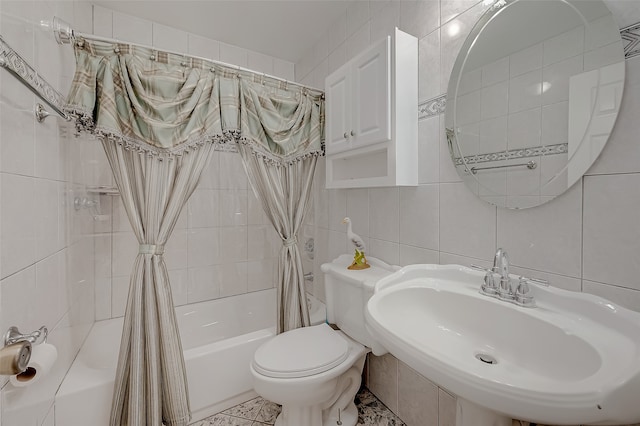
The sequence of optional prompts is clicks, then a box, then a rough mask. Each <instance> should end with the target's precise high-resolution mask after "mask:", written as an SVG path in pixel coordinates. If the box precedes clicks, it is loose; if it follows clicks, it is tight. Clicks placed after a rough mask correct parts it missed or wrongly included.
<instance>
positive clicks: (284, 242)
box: [282, 237, 298, 248]
mask: <svg viewBox="0 0 640 426" xmlns="http://www.w3.org/2000/svg"><path fill="white" fill-rule="evenodd" d="M295 244H298V238H297V237H291V238H287V239H284V240H282V245H283V246H285V247H287V248H289V247H292V246H293V245H295Z"/></svg>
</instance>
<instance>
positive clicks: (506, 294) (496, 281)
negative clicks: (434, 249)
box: [471, 248, 549, 307]
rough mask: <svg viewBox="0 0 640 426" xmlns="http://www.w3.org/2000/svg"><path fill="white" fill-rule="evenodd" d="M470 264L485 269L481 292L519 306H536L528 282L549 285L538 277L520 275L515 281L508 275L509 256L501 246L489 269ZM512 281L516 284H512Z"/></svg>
mask: <svg viewBox="0 0 640 426" xmlns="http://www.w3.org/2000/svg"><path fill="white" fill-rule="evenodd" d="M471 266H472V267H473V268H475V269H481V270H483V271H485V275H484V282H483V283H482V286H481V287H480V293H481V294H484V295H485V296H490V297H495V298H497V299H500V300H504V301H507V302H511V303H515V304H516V305H519V306H526V307H535V306H536V302H535V300H534V298H533V295H532V294H531V290H530V288H529V284H530V283H535V284H539V285H543V286H545V287H548V286H549V282H548V281H546V280H541V279H538V278H526V277H520V278H519V279H518V281H517V283H516V280H515V279H512V278H511V277H510V276H509V256H508V255H507V252H506V251H505V250H503V249H502V248H499V249H498V250H497V251H496V255H495V256H494V258H493V267H492V268H491V269H485V268H482V267H479V266H474V265H471ZM514 283H516V284H515V285H514Z"/></svg>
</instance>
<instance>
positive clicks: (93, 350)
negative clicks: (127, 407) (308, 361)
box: [55, 289, 276, 426]
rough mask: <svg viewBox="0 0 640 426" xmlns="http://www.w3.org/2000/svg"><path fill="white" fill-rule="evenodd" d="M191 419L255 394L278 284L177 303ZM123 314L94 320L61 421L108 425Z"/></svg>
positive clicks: (60, 405) (58, 402)
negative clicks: (255, 370)
mask: <svg viewBox="0 0 640 426" xmlns="http://www.w3.org/2000/svg"><path fill="white" fill-rule="evenodd" d="M176 314H177V317H178V326H179V328H180V335H181V338H182V346H183V349H184V358H185V364H186V368H187V379H188V382H189V398H190V404H191V411H192V421H197V420H201V419H203V418H205V417H208V416H210V415H212V414H215V413H217V412H220V411H222V410H224V409H227V408H229V407H231V406H233V405H236V404H238V403H240V402H243V401H246V400H248V399H251V398H253V397H255V396H256V393H255V392H254V391H253V382H252V378H251V373H250V371H249V363H250V361H251V359H252V358H253V354H254V352H255V350H256V349H257V348H258V346H260V345H261V344H262V343H263V342H265V341H266V340H267V339H269V338H270V337H272V336H273V335H274V334H275V322H276V290H275V289H269V290H263V291H257V292H253V293H248V294H243V295H240V296H233V297H227V298H224V299H217V300H212V301H208V302H201V303H196V304H191V305H187V306H180V307H178V308H176ZM122 324H123V319H122V318H117V319H111V320H105V321H98V322H96V323H95V324H94V326H93V328H92V329H91V332H90V333H89V335H88V337H87V339H86V341H85V343H84V344H83V346H82V348H81V349H80V352H79V353H78V356H77V357H76V359H75V361H74V362H73V364H72V366H71V368H70V369H69V372H68V373H67V376H66V377H65V379H64V381H63V382H62V385H61V386H60V388H59V390H58V392H57V394H56V399H55V424H56V425H57V426H86V425H92V426H108V422H109V414H110V410H111V398H112V394H113V386H114V377H115V371H116V366H117V361H118V351H119V346H120V336H121V333H122Z"/></svg>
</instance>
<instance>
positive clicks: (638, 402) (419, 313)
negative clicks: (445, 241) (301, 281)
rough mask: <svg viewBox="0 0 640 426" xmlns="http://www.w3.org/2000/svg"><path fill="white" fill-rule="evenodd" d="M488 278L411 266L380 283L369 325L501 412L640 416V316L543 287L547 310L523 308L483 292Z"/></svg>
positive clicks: (540, 418) (612, 418)
mask: <svg viewBox="0 0 640 426" xmlns="http://www.w3.org/2000/svg"><path fill="white" fill-rule="evenodd" d="M483 276H484V274H483V273H482V272H480V271H475V270H472V269H469V268H466V267H463V266H459V265H443V266H440V265H411V266H407V267H404V268H402V269H400V270H399V271H398V272H396V273H394V274H392V275H390V276H388V277H386V278H383V279H382V280H380V281H379V282H378V283H377V284H376V292H375V294H374V295H373V297H372V298H371V299H370V301H369V304H368V309H367V312H366V321H367V327H368V328H369V330H370V332H371V333H372V334H373V335H374V336H375V337H376V338H377V339H378V341H379V342H380V344H381V345H382V346H384V348H385V349H387V350H388V351H389V352H391V353H392V354H393V355H395V356H396V357H397V358H398V359H400V360H402V361H404V362H405V363H406V364H408V365H409V366H411V367H412V368H414V369H415V370H416V371H418V372H420V373H421V374H422V375H424V376H425V377H427V378H429V379H430V380H432V381H433V382H435V383H437V384H438V385H440V386H441V387H443V388H446V389H448V390H450V391H451V392H453V393H455V394H457V395H458V396H459V397H460V398H462V399H465V400H467V401H470V402H472V403H473V404H477V405H478V406H481V407H485V408H486V409H488V410H489V411H490V412H495V413H496V416H503V417H504V418H505V419H506V418H511V417H513V418H517V419H523V420H529V421H533V422H539V423H549V424H572V425H578V424H625V423H636V422H640V399H639V398H640V397H639V395H640V314H639V313H636V312H633V311H630V310H627V309H624V308H621V307H619V306H617V305H615V304H613V303H611V302H609V301H607V300H605V299H602V298H599V297H596V296H592V295H588V294H583V293H574V292H568V291H564V290H559V289H554V288H542V287H537V286H532V287H533V288H532V291H533V292H534V295H535V298H536V302H537V305H538V306H537V307H536V308H524V307H520V306H516V305H513V304H510V303H507V302H504V301H501V300H498V299H493V298H490V297H487V296H484V295H481V294H480V293H479V288H480V284H481V283H482V281H483ZM479 358H482V359H484V361H483V360H482V359H479ZM493 361H495V363H493V364H491V363H490V362H493ZM458 416H460V408H459V413H458ZM509 421H510V420H509ZM458 424H466V423H460V420H459V422H458ZM468 424H475V425H480V422H478V421H477V419H476V421H475V422H470V423H468ZM505 424H506V420H505ZM508 424H511V423H508Z"/></svg>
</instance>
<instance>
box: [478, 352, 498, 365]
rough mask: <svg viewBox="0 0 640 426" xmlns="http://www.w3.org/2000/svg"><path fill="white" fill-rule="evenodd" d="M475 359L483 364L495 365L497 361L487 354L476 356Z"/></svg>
mask: <svg viewBox="0 0 640 426" xmlns="http://www.w3.org/2000/svg"><path fill="white" fill-rule="evenodd" d="M476 359H479V360H480V361H482V362H484V363H485V364H497V363H498V360H497V359H495V358H494V357H493V356H491V355H489V354H476Z"/></svg>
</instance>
